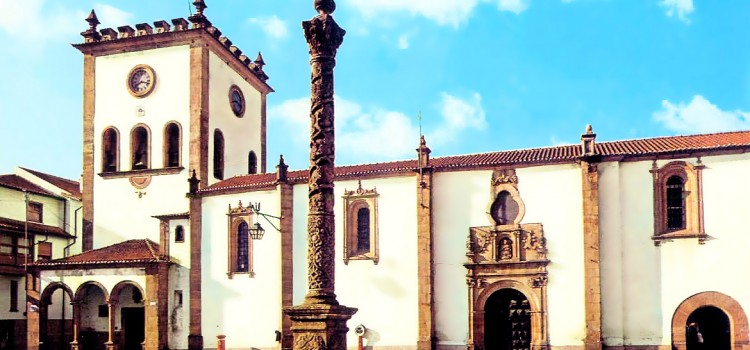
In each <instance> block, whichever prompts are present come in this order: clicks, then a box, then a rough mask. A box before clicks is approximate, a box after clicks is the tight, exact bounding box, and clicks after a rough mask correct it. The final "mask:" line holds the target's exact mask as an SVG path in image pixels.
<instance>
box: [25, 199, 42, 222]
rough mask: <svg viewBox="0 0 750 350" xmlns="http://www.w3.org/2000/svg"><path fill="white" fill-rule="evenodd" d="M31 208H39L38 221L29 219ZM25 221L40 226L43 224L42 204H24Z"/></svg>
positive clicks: (30, 202) (31, 202)
mask: <svg viewBox="0 0 750 350" xmlns="http://www.w3.org/2000/svg"><path fill="white" fill-rule="evenodd" d="M32 207H37V208H39V220H32V219H31V218H30V215H29V214H30V213H31V208H32ZM26 221H29V222H37V223H40V224H41V223H44V204H42V203H40V202H34V201H29V202H28V203H27V204H26Z"/></svg>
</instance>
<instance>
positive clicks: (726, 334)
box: [685, 306, 732, 350]
mask: <svg viewBox="0 0 750 350" xmlns="http://www.w3.org/2000/svg"><path fill="white" fill-rule="evenodd" d="M685 339H686V341H687V344H686V345H687V350H703V349H711V350H731V346H732V345H731V344H732V337H731V333H730V325H729V316H727V314H726V313H724V311H721V309H719V308H717V307H714V306H704V307H700V308H698V309H696V310H695V311H693V312H692V313H691V314H690V316H688V319H687V324H686V325H685Z"/></svg>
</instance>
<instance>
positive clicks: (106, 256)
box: [29, 239, 164, 267]
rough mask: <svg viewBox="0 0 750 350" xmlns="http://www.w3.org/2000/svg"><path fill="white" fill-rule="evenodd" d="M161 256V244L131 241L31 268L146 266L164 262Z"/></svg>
mask: <svg viewBox="0 0 750 350" xmlns="http://www.w3.org/2000/svg"><path fill="white" fill-rule="evenodd" d="M163 259H164V258H162V257H160V256H159V244H157V243H154V242H153V241H151V240H149V239H131V240H128V241H124V242H120V243H117V244H113V245H111V246H107V247H103V248H99V249H94V250H89V251H86V252H83V253H81V254H78V255H73V256H69V257H67V258H62V259H55V260H46V261H44V260H39V261H36V262H34V263H32V264H29V265H30V266H40V267H52V266H77V265H104V266H107V265H111V264H144V263H154V262H159V261H164V260H163Z"/></svg>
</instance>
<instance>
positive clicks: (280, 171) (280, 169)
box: [276, 154, 289, 182]
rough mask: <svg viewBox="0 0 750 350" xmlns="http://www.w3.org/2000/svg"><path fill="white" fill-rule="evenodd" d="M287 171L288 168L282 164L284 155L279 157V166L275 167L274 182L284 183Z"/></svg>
mask: <svg viewBox="0 0 750 350" xmlns="http://www.w3.org/2000/svg"><path fill="white" fill-rule="evenodd" d="M287 169H289V166H288V165H286V163H284V155H283V154H282V155H279V165H277V166H276V181H278V182H286V179H287V176H286V175H287Z"/></svg>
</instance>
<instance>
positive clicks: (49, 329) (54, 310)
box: [39, 282, 73, 350]
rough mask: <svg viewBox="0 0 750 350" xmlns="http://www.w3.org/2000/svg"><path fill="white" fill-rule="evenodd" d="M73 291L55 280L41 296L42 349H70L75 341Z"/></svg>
mask: <svg viewBox="0 0 750 350" xmlns="http://www.w3.org/2000/svg"><path fill="white" fill-rule="evenodd" d="M72 299H73V292H72V291H71V290H70V288H68V286H66V285H65V284H62V283H58V282H53V283H51V284H50V285H49V286H47V288H45V289H44V292H43V293H42V296H41V300H40V301H41V302H40V318H39V322H40V336H39V338H40V341H41V342H40V349H44V350H68V349H70V342H72V341H73V305H72V304H71V302H72Z"/></svg>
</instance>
